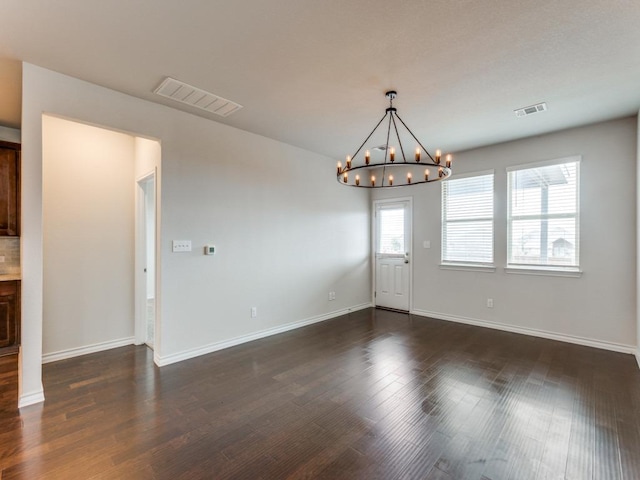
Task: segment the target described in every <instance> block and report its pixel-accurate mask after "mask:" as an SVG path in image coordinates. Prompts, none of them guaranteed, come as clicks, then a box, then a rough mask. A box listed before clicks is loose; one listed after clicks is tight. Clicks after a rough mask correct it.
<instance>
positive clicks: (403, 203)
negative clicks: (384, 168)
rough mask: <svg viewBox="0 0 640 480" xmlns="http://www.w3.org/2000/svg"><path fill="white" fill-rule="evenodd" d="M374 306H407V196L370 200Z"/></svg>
mask: <svg viewBox="0 0 640 480" xmlns="http://www.w3.org/2000/svg"><path fill="white" fill-rule="evenodd" d="M374 212H375V216H374V232H375V236H374V238H375V248H374V251H375V254H374V256H375V281H374V289H375V290H374V299H375V305H376V306H377V307H383V308H392V309H394V310H402V311H409V310H410V305H411V299H410V296H411V263H410V262H411V222H412V216H411V199H397V200H387V201H376V202H374Z"/></svg>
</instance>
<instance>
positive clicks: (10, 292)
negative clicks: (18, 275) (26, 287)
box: [0, 282, 20, 348]
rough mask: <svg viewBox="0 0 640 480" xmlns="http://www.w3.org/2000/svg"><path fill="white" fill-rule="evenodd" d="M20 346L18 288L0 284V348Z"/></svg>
mask: <svg viewBox="0 0 640 480" xmlns="http://www.w3.org/2000/svg"><path fill="white" fill-rule="evenodd" d="M19 344H20V286H19V283H18V282H0V348H3V347H12V346H14V345H19Z"/></svg>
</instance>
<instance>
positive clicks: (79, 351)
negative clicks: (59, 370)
mask: <svg viewBox="0 0 640 480" xmlns="http://www.w3.org/2000/svg"><path fill="white" fill-rule="evenodd" d="M134 343H135V338H134V337H127V338H120V339H118V340H109V341H108V342H101V343H94V344H93V345H85V346H83V347H76V348H69V349H68V350H60V351H59V352H52V353H45V354H43V355H42V363H51V362H57V361H58V360H64V359H66V358H73V357H79V356H81V355H87V354H89V353H96V352H102V351H104V350H111V349H112V348H118V347H124V346H125V345H133V344H134Z"/></svg>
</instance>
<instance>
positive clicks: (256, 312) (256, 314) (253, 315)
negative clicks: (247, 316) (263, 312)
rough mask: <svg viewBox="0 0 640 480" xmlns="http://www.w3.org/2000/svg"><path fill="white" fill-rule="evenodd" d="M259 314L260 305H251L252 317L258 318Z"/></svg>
mask: <svg viewBox="0 0 640 480" xmlns="http://www.w3.org/2000/svg"><path fill="white" fill-rule="evenodd" d="M257 316H258V307H251V318H256V317H257Z"/></svg>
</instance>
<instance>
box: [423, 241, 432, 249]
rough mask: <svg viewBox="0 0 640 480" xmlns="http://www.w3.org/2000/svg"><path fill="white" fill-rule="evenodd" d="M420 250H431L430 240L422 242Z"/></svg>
mask: <svg viewBox="0 0 640 480" xmlns="http://www.w3.org/2000/svg"><path fill="white" fill-rule="evenodd" d="M422 248H431V240H425V241H424V242H422Z"/></svg>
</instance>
